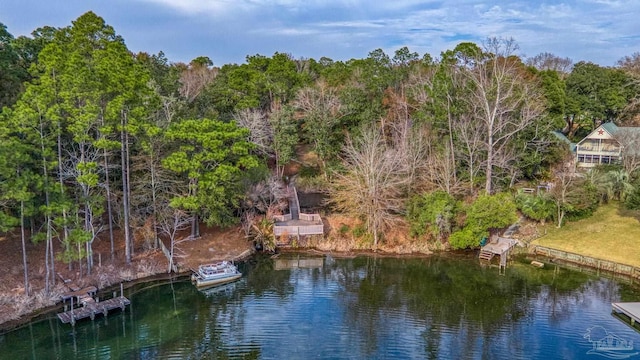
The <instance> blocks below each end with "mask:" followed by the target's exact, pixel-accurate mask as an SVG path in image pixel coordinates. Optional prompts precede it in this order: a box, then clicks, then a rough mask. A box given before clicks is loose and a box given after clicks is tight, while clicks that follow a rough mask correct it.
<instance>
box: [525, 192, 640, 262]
mask: <svg viewBox="0 0 640 360" xmlns="http://www.w3.org/2000/svg"><path fill="white" fill-rule="evenodd" d="M639 215H640V212H638V211H629V210H624V209H622V206H621V205H620V204H619V203H617V202H611V203H609V204H607V205H603V206H600V208H598V210H597V211H596V212H595V213H594V214H593V216H592V217H590V218H587V219H582V220H579V221H574V222H570V223H567V224H566V225H565V226H563V227H562V228H560V229H558V228H556V227H555V226H554V225H552V224H549V225H546V226H544V228H543V231H542V232H543V233H544V232H546V235H544V236H543V237H541V238H539V239H537V240H535V241H533V244H535V245H540V246H546V247H550V248H553V249H558V250H563V251H568V252H572V253H576V254H580V255H585V256H591V257H594V258H598V259H603V260H609V261H615V262H618V263H622V264H627V265H633V266H638V267H640V221H639V220H638V219H639Z"/></svg>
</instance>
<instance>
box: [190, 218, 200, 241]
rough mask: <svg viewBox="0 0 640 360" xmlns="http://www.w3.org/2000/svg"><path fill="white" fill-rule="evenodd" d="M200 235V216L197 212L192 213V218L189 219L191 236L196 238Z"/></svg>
mask: <svg viewBox="0 0 640 360" xmlns="http://www.w3.org/2000/svg"><path fill="white" fill-rule="evenodd" d="M199 237H200V218H199V217H198V214H193V219H192V220H191V238H192V239H197V238H199Z"/></svg>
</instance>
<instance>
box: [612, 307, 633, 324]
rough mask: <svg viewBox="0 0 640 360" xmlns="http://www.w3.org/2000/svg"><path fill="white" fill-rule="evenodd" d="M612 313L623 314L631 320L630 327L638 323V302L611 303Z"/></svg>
mask: <svg viewBox="0 0 640 360" xmlns="http://www.w3.org/2000/svg"><path fill="white" fill-rule="evenodd" d="M611 307H612V308H613V312H615V313H618V314H624V315H626V316H627V317H628V318H629V319H631V320H630V321H631V326H634V325H635V323H636V322H640V302H619V303H612V304H611Z"/></svg>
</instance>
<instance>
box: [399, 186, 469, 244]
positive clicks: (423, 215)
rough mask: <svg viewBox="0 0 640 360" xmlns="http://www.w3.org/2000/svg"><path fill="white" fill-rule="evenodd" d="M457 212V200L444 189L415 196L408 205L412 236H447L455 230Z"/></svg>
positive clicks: (408, 218)
mask: <svg viewBox="0 0 640 360" xmlns="http://www.w3.org/2000/svg"><path fill="white" fill-rule="evenodd" d="M457 212H458V206H457V203H456V200H455V199H454V198H453V196H451V195H449V194H448V193H446V192H444V191H435V192H432V193H428V194H423V195H417V196H414V197H413V198H412V199H411V200H410V202H409V205H408V207H407V220H408V221H409V224H410V226H411V229H410V231H411V236H415V237H420V236H424V235H431V236H433V237H435V238H440V239H442V238H446V237H447V236H448V235H449V234H450V233H451V231H452V230H453V227H454V219H455V217H456V213H457Z"/></svg>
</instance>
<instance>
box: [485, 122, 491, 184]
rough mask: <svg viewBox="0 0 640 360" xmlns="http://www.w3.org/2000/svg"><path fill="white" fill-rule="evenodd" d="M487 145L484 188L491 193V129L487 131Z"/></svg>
mask: <svg viewBox="0 0 640 360" xmlns="http://www.w3.org/2000/svg"><path fill="white" fill-rule="evenodd" d="M488 141H489V145H488V146H487V167H486V169H485V176H486V177H487V179H486V181H485V184H484V190H485V191H486V192H487V195H491V190H492V189H491V180H492V179H491V178H492V177H493V134H492V131H491V130H490V131H489V139H488Z"/></svg>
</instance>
